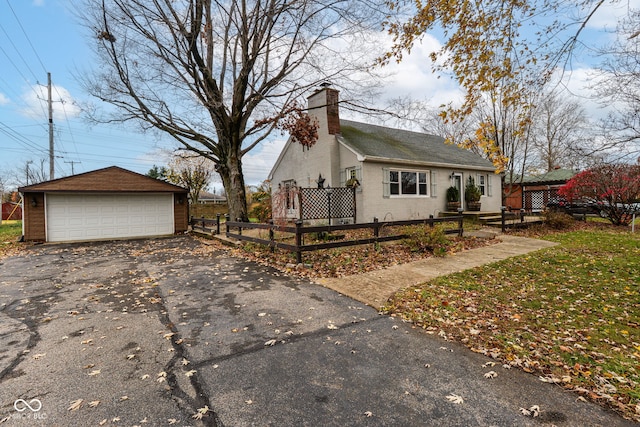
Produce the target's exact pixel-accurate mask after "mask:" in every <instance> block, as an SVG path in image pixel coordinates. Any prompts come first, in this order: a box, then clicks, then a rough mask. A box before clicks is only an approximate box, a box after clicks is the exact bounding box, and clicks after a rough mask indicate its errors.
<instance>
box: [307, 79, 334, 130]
mask: <svg viewBox="0 0 640 427" xmlns="http://www.w3.org/2000/svg"><path fill="white" fill-rule="evenodd" d="M320 86H322V88H321V89H318V90H316V91H315V92H314V93H313V94H312V95H311V96H309V97H308V98H307V103H308V108H309V115H310V116H312V117H315V118H317V119H318V124H319V126H320V127H319V129H318V133H324V134H329V135H337V134H340V114H339V108H338V94H339V93H340V92H339V91H337V90H336V89H333V88H331V87H329V84H328V83H323V84H321V85H320Z"/></svg>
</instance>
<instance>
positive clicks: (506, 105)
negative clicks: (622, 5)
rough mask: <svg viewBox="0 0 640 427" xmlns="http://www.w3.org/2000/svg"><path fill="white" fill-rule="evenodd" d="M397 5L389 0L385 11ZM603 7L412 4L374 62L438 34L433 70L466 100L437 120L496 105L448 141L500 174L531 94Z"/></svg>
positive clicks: (535, 1)
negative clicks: (473, 151) (474, 151)
mask: <svg viewBox="0 0 640 427" xmlns="http://www.w3.org/2000/svg"><path fill="white" fill-rule="evenodd" d="M403 4H404V3H403V2H401V1H400V0H392V1H391V2H390V8H391V9H392V10H395V9H398V8H401V6H402V5H403ZM603 4H604V0H596V1H592V0H586V1H584V2H580V3H570V2H561V1H559V0H555V1H554V0H551V1H548V0H529V1H527V0H505V1H495V0H478V1H475V2H469V1H462V2H451V1H446V0H433V1H426V2H425V1H421V0H414V2H413V7H414V9H413V10H414V13H413V14H412V16H410V17H409V18H408V19H406V20H405V21H393V20H391V19H390V20H388V21H387V22H386V24H385V26H386V28H387V30H388V31H389V33H390V34H391V35H392V37H393V41H394V44H393V46H392V48H391V49H390V50H389V52H387V54H386V55H385V56H384V57H382V58H380V60H379V61H380V63H381V64H383V65H384V64H386V63H388V62H390V61H393V60H395V61H398V62H400V61H402V59H403V56H404V55H405V54H406V53H409V52H411V49H412V47H413V46H414V45H415V43H416V42H419V41H420V40H421V38H422V36H423V35H424V34H426V33H427V32H429V31H433V30H435V29H440V30H442V31H443V33H444V38H445V40H444V43H443V45H442V47H441V49H440V50H438V51H435V52H432V53H431V59H432V62H433V64H434V65H433V68H434V71H435V72H438V73H442V74H450V75H452V77H453V78H454V79H455V80H456V82H457V83H458V84H459V85H460V87H461V88H462V89H463V90H464V92H465V97H464V101H463V103H462V105H459V106H454V105H451V104H450V105H447V106H444V109H443V111H442V113H441V117H442V119H443V120H444V121H446V122H454V123H455V122H461V121H464V120H465V119H466V118H467V117H469V116H470V115H471V114H472V112H473V111H474V110H475V109H476V108H477V107H478V105H480V104H482V103H483V102H485V101H486V99H487V98H488V99H489V104H490V105H493V107H495V108H494V111H490V112H489V113H488V114H486V115H485V116H484V117H483V118H481V120H479V122H478V130H477V132H476V134H475V137H472V138H469V139H468V140H464V141H454V142H456V143H458V144H460V145H462V146H465V147H467V148H469V147H470V146H474V147H476V148H478V149H479V150H480V151H481V152H483V153H484V154H485V155H486V157H487V158H489V159H490V160H491V161H492V162H493V164H494V165H495V166H496V171H497V172H502V171H504V170H505V169H506V168H507V166H508V161H509V159H510V155H511V153H509V152H507V151H506V150H505V147H506V146H505V144H504V142H505V138H520V137H524V136H526V133H527V132H528V130H529V129H528V128H529V126H530V125H531V117H530V111H531V108H532V107H533V105H535V104H534V102H533V100H534V99H535V95H536V94H537V93H538V92H540V91H541V89H542V88H543V87H544V85H545V83H546V82H547V81H548V79H549V78H550V76H551V74H552V72H553V71H554V69H555V67H556V66H558V65H559V64H560V65H563V64H562V61H564V60H567V58H568V57H569V55H570V54H571V52H572V51H573V49H574V47H575V45H576V43H577V42H578V40H579V36H580V33H581V31H582V30H583V28H584V25H585V24H586V22H587V21H588V20H589V19H590V18H591V17H592V16H593V15H594V14H595V12H596V11H597V10H598V9H599V8H600V7H601V6H602V5H603ZM567 11H571V12H572V16H576V18H575V20H573V21H571V22H569V21H567V20H563V21H560V20H558V19H557V18H556V17H557V16H569V14H568V13H565V12H567ZM504 112H509V114H511V116H510V117H509V118H508V121H509V122H510V126H509V127H506V126H505V124H506V122H505V121H504V120H503V119H504V118H505V117H499V116H500V115H501V114H503V113H504ZM505 132H510V135H507V134H506V133H505Z"/></svg>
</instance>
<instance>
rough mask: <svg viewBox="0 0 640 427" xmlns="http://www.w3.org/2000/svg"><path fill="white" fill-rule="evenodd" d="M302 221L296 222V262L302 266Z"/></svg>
mask: <svg viewBox="0 0 640 427" xmlns="http://www.w3.org/2000/svg"><path fill="white" fill-rule="evenodd" d="M301 246H302V221H301V220H297V221H296V262H297V263H298V264H302V250H301Z"/></svg>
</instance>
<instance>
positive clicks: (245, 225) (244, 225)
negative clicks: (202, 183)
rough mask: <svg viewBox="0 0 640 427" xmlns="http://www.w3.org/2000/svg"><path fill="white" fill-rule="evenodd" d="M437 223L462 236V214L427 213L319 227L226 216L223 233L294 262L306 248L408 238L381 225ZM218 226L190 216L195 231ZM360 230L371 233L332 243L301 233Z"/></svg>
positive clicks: (214, 231)
mask: <svg viewBox="0 0 640 427" xmlns="http://www.w3.org/2000/svg"><path fill="white" fill-rule="evenodd" d="M438 223H454V224H456V225H457V228H454V229H449V230H445V233H447V234H457V235H458V236H462V233H463V231H464V229H463V216H462V215H458V216H450V217H444V218H433V216H430V217H429V218H427V219H416V220H407V221H383V222H380V221H378V219H377V218H374V219H373V222H369V223H363V224H341V225H322V226H309V227H303V223H302V221H300V220H297V221H296V222H295V223H294V225H293V226H282V225H276V224H272V223H270V224H264V223H251V222H241V221H230V220H229V219H228V216H227V218H226V220H225V223H224V225H225V229H226V231H225V235H226V236H227V237H231V238H234V239H238V240H242V241H248V242H253V243H258V244H262V245H265V246H269V247H270V248H271V249H272V250H273V249H275V248H280V249H284V250H288V251H291V252H295V254H296V262H297V263H301V262H302V253H303V252H309V251H318V250H322V249H332V248H341V247H347V246H355V245H364V244H372V243H373V244H375V243H381V242H389V241H393V240H401V239H404V238H406V237H408V236H407V235H406V234H402V233H401V234H395V235H389V236H381V235H380V230H381V229H383V228H389V227H401V226H409V225H425V226H429V227H433V226H434V225H435V224H438ZM220 226H221V219H220V216H217V217H216V218H215V219H208V218H191V227H192V229H193V230H195V231H198V230H200V231H204V232H207V233H212V234H220ZM233 229H235V230H237V232H235V233H234V232H232V231H231V230H233ZM247 229H260V230H268V232H269V238H268V239H262V238H260V237H253V236H247V235H243V234H242V230H247ZM362 229H370V230H371V233H372V236H371V237H366V238H359V239H354V240H337V241H331V242H324V243H313V244H304V236H305V234H311V233H317V234H319V233H330V232H335V231H341V230H362ZM276 231H277V232H280V233H291V234H292V235H293V239H292V240H293V243H285V242H281V241H276V239H275V232H276Z"/></svg>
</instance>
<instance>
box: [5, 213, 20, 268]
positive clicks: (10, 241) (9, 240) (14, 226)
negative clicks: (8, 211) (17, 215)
mask: <svg viewBox="0 0 640 427" xmlns="http://www.w3.org/2000/svg"><path fill="white" fill-rule="evenodd" d="M21 235H22V221H2V224H0V259H2V258H4V257H7V256H10V255H13V254H14V253H16V252H17V251H18V249H19V246H20V243H18V239H19V238H20V236H21Z"/></svg>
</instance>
